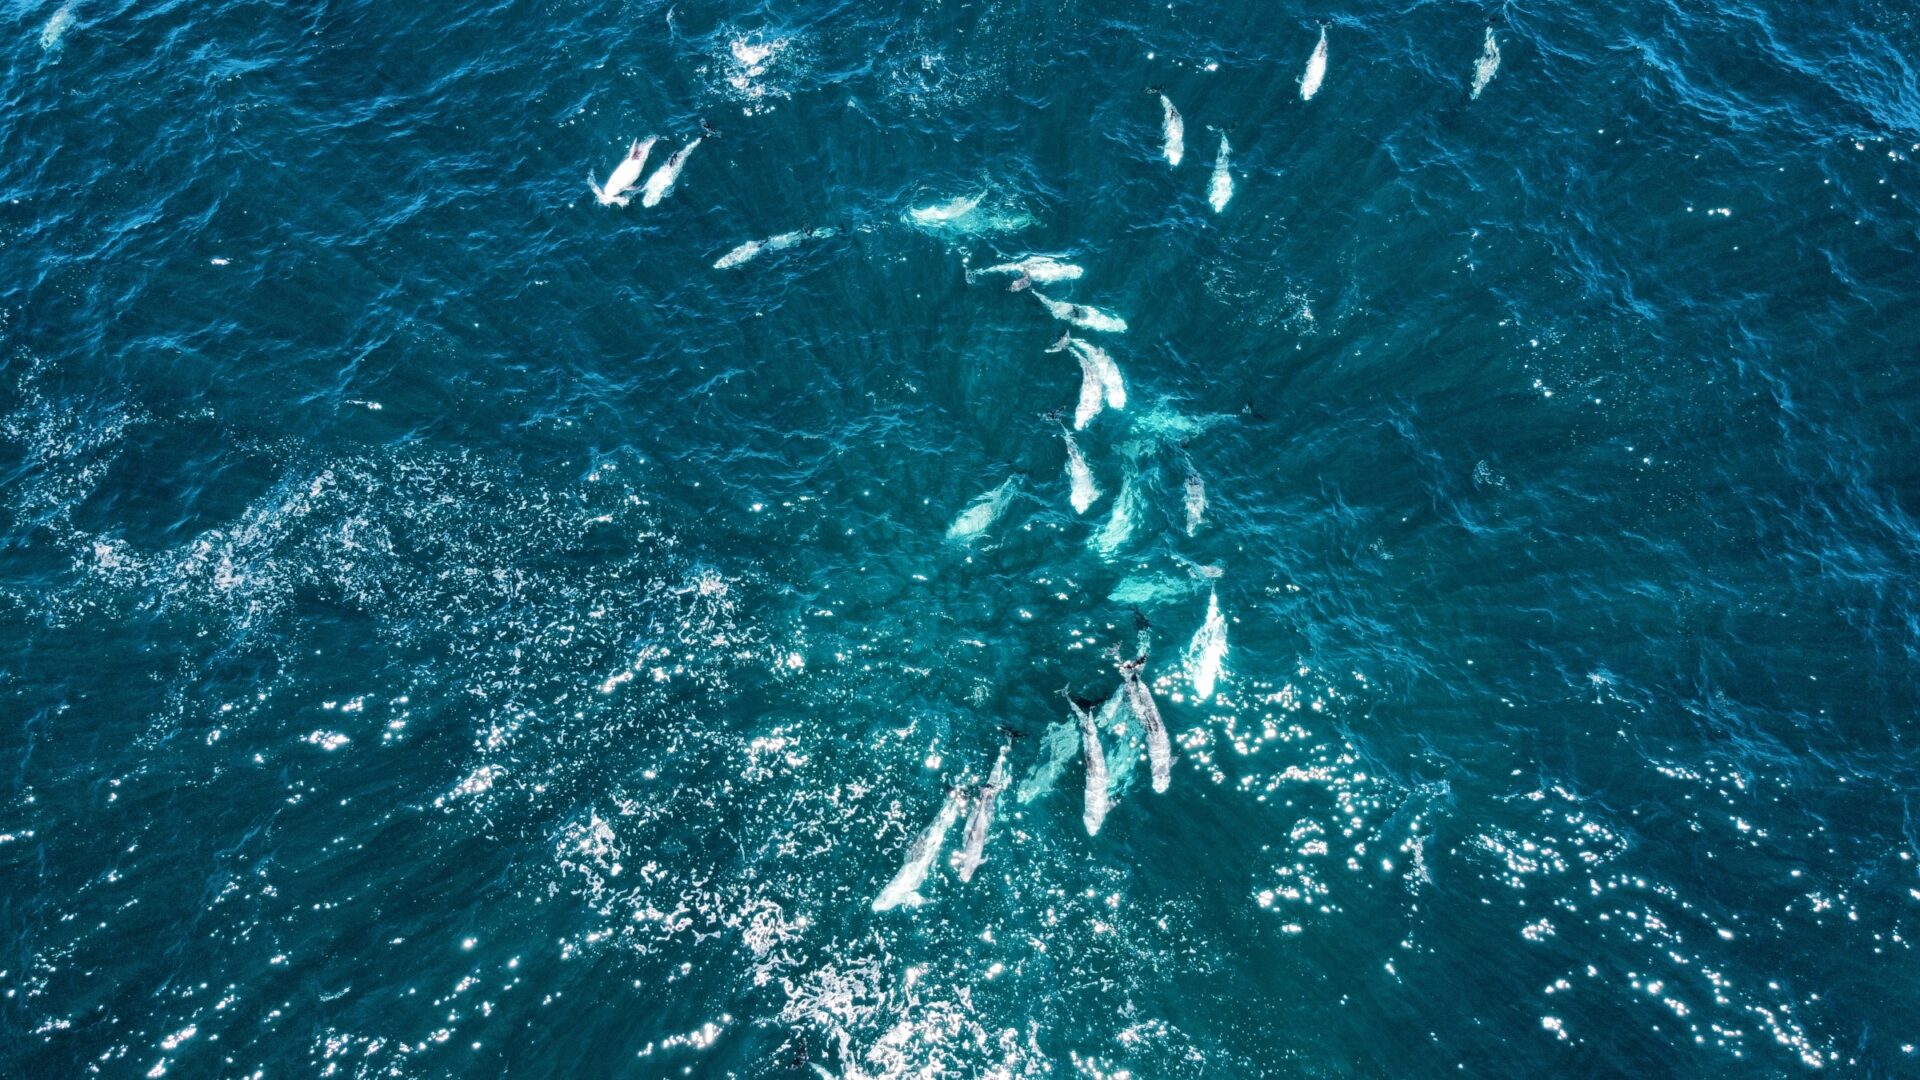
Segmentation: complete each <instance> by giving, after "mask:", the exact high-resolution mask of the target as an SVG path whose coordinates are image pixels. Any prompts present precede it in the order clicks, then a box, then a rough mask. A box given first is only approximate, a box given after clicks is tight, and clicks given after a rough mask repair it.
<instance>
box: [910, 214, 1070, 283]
mask: <svg viewBox="0 0 1920 1080" xmlns="http://www.w3.org/2000/svg"><path fill="white" fill-rule="evenodd" d="M916 213H917V211H916ZM1084 273H1086V271H1085V270H1082V269H1081V268H1080V267H1078V266H1075V265H1074V264H1072V263H1070V262H1061V261H1060V260H1059V259H1056V258H1054V257H1052V256H1050V255H1029V256H1027V257H1026V258H1024V259H1021V260H1020V261H1018V262H1010V263H1000V264H998V265H995V266H987V267H982V268H981V269H979V270H969V271H967V280H968V281H969V282H971V281H973V280H974V279H975V278H977V277H979V276H980V275H982V274H1012V275H1014V276H1015V277H1021V278H1025V279H1026V280H1027V281H1029V282H1036V283H1038V284H1041V285H1051V284H1053V283H1054V282H1056V281H1073V280H1075V279H1077V278H1079V277H1080V275H1081V274H1084Z"/></svg>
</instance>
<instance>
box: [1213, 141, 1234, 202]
mask: <svg viewBox="0 0 1920 1080" xmlns="http://www.w3.org/2000/svg"><path fill="white" fill-rule="evenodd" d="M1227 149H1228V147H1227V133H1226V132H1224V131H1223V132H1221V133H1220V152H1219V153H1217V154H1215V155H1214V156H1213V180H1212V182H1211V183H1209V184H1208V185H1207V205H1209V206H1211V207H1213V212H1214V213H1216V214H1217V213H1219V212H1220V211H1222V210H1225V209H1226V208H1227V200H1229V199H1231V198H1233V173H1232V172H1230V171H1228V169H1227Z"/></svg>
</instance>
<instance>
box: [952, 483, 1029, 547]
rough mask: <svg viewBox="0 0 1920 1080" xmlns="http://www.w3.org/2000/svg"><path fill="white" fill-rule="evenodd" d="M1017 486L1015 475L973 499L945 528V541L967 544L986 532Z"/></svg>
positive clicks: (1010, 498)
mask: <svg viewBox="0 0 1920 1080" xmlns="http://www.w3.org/2000/svg"><path fill="white" fill-rule="evenodd" d="M1019 486H1020V476H1019V474H1018V473H1016V474H1014V475H1012V476H1009V477H1007V478H1006V480H1005V481H1003V482H1002V483H1001V484H1000V486H999V487H997V488H994V489H993V490H992V491H988V492H986V493H984V494H982V495H980V496H979V497H977V498H975V499H974V500H973V502H971V503H969V504H967V508H966V509H965V510H962V511H960V515H959V516H958V517H956V518H954V519H953V524H952V525H950V526H948V527H947V539H949V540H956V541H959V542H961V543H968V542H971V541H972V540H973V539H974V538H975V537H977V536H979V535H980V534H981V533H983V532H986V531H987V529H988V528H990V527H992V525H993V523H994V522H995V521H998V520H999V518H1000V515H1001V513H1002V512H1004V511H1005V510H1006V508H1007V504H1008V503H1009V502H1012V501H1013V493H1014V491H1015V489H1017V488H1018V487H1019Z"/></svg>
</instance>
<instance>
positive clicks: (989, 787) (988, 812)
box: [953, 746, 1013, 881]
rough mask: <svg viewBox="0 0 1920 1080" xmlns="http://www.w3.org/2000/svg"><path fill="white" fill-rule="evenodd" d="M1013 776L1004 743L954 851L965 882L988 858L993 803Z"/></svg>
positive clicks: (955, 863) (954, 863) (959, 871)
mask: <svg viewBox="0 0 1920 1080" xmlns="http://www.w3.org/2000/svg"><path fill="white" fill-rule="evenodd" d="M1012 779H1013V778H1012V777H1011V776H1009V775H1008V774H1007V748H1006V747H1004V746H1003V747H1001V748H1000V756H999V757H997V758H995V759H994V762H993V772H991V773H989V774H987V782H986V783H984V784H982V785H980V795H979V797H978V798H976V799H974V800H973V812H972V813H970V814H968V815H967V831H966V834H965V839H964V840H963V841H962V842H961V845H960V850H959V851H956V852H954V853H953V868H954V870H955V871H957V872H958V873H959V875H960V880H961V881H972V880H973V875H974V872H975V871H977V870H979V869H980V864H981V863H983V862H986V861H987V855H986V851H987V829H988V827H989V826H991V825H992V824H993V803H994V800H996V799H998V798H999V797H1000V793H1001V792H1003V791H1005V790H1007V784H1008V783H1009V782H1010V781H1011V780H1012Z"/></svg>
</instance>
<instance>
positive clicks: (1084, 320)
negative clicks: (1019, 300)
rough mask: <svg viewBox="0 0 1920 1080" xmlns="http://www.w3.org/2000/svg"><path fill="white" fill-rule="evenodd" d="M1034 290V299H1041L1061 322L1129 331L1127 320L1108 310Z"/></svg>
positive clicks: (1099, 328) (1123, 331)
mask: <svg viewBox="0 0 1920 1080" xmlns="http://www.w3.org/2000/svg"><path fill="white" fill-rule="evenodd" d="M1032 291H1033V296H1034V299H1036V300H1038V301H1040V303H1041V305H1042V306H1044V307H1045V308H1046V309H1047V313H1048V314H1049V315H1052V316H1053V317H1054V318H1056V319H1059V320H1060V321H1061V322H1067V323H1072V324H1073V325H1075V326H1078V327H1080V328H1081V329H1083V330H1098V331H1101V332H1102V333H1107V334H1124V333H1126V332H1127V320H1125V319H1122V318H1121V317H1119V316H1118V315H1110V314H1108V313H1107V312H1104V311H1101V310H1100V309H1099V308H1093V307H1088V306H1086V305H1085V304H1069V303H1066V302H1065V301H1062V300H1051V299H1048V298H1047V297H1045V296H1042V295H1040V292H1039V290H1037V289H1035V290H1032Z"/></svg>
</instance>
